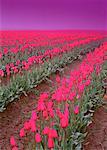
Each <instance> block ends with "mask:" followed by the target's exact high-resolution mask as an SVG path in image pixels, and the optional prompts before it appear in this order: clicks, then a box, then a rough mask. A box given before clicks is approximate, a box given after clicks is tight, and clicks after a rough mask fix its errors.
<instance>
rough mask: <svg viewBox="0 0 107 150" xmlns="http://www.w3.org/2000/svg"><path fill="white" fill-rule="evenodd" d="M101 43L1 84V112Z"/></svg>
mask: <svg viewBox="0 0 107 150" xmlns="http://www.w3.org/2000/svg"><path fill="white" fill-rule="evenodd" d="M100 44H101V43H99V42H97V43H90V45H86V46H84V48H81V49H80V48H77V47H76V48H75V50H74V51H70V52H69V53H64V54H63V56H62V57H60V56H59V57H54V58H53V59H51V60H48V62H44V63H43V64H41V65H40V66H39V67H36V68H35V66H33V68H32V69H31V70H30V71H27V72H24V73H23V74H22V73H21V75H20V74H16V75H15V77H14V76H12V78H10V77H9V79H8V80H6V81H5V80H2V81H5V84H4V82H1V83H0V84H1V87H0V111H1V112H2V111H3V110H4V109H5V108H6V106H7V105H8V103H9V102H12V101H14V100H17V99H18V98H19V97H20V95H21V94H23V93H24V94H25V95H26V92H29V91H30V90H31V89H32V88H34V87H36V86H37V85H38V84H40V83H41V82H42V81H44V80H46V79H47V77H49V76H50V75H51V74H52V73H55V72H56V71H57V70H59V71H60V68H62V67H64V66H65V65H67V64H69V63H72V61H74V60H75V59H78V57H79V55H80V54H81V52H82V53H83V54H86V53H87V52H90V51H93V50H94V49H95V48H96V47H98V46H99V45H100ZM6 79H7V78H6Z"/></svg>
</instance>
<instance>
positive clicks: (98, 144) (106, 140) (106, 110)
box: [83, 96, 107, 150]
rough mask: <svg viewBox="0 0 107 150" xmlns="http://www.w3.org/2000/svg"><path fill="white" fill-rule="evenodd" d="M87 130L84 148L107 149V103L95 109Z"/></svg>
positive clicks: (106, 100)
mask: <svg viewBox="0 0 107 150" xmlns="http://www.w3.org/2000/svg"><path fill="white" fill-rule="evenodd" d="M104 100H105V102H106V103H107V96H106V98H104ZM87 132H88V135H87V138H86V140H85V142H84V148H83V150H107V104H106V105H104V106H102V107H100V108H98V109H97V110H96V111H95V113H94V116H93V119H92V124H90V125H89V126H88V128H87Z"/></svg>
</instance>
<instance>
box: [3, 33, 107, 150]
mask: <svg viewBox="0 0 107 150" xmlns="http://www.w3.org/2000/svg"><path fill="white" fill-rule="evenodd" d="M66 68H67V71H66ZM106 78H107V33H105V32H103V31H67V30H62V31H0V122H1V125H0V126H1V127H0V128H1V135H0V150H81V149H82V145H83V141H84V139H85V137H86V136H87V132H86V128H87V126H89V125H90V124H91V120H92V116H93V112H94V110H95V109H96V108H97V107H98V106H99V105H101V104H102V99H103V97H104V94H105V89H104V86H103V81H104V80H105V79H106ZM84 150H85V149H84Z"/></svg>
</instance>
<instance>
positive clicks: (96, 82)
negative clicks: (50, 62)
mask: <svg viewBox="0 0 107 150" xmlns="http://www.w3.org/2000/svg"><path fill="white" fill-rule="evenodd" d="M106 55H107V43H103V45H102V46H101V47H100V48H96V49H95V51H94V52H90V53H89V54H87V56H86V58H85V59H84V60H83V62H82V63H81V64H80V65H79V68H78V69H75V70H74V71H72V72H71V73H70V75H69V77H67V78H66V77H65V78H60V77H59V76H56V81H57V86H56V90H55V91H53V92H52V93H51V92H47V93H46V92H45V93H42V94H41V95H40V96H39V98H38V99H37V106H36V108H35V109H34V110H32V113H31V117H30V118H29V119H28V120H25V123H24V124H23V125H22V128H21V129H20V132H19V138H20V139H21V141H23V140H24V139H25V138H26V139H27V138H28V139H29V137H34V140H35V143H34V144H33V145H34V147H35V149H41V150H42V149H61V150H65V149H68V150H69V149H70V150H74V149H78V150H79V149H81V143H82V142H83V138H84V137H85V135H86V133H84V131H85V130H84V128H85V127H86V126H87V125H89V123H90V119H91V117H92V112H93V111H92V109H93V108H94V107H96V106H97V104H99V103H101V99H102V97H103V94H104V90H103V88H102V84H101V81H102V79H103V78H104V77H106V75H107V71H106V70H107V65H105V66H104V70H103V64H105V63H107V62H106ZM30 142H31V139H30V141H28V142H27V143H28V145H29V143H30ZM10 145H11V148H12V149H13V150H14V149H18V148H19V149H20V141H19V140H18V139H17V140H15V137H14V135H12V136H11V137H10Z"/></svg>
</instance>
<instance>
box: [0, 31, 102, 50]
mask: <svg viewBox="0 0 107 150" xmlns="http://www.w3.org/2000/svg"><path fill="white" fill-rule="evenodd" d="M98 36H99V37H103V36H104V33H100V32H93V31H92V32H91V31H90V32H87V31H18V32H17V31H0V39H1V40H0V46H1V47H2V48H3V49H4V48H6V47H8V46H9V47H11V46H12V47H15V46H16V47H19V46H21V47H23V46H25V47H26V48H27V46H29V44H31V46H35V47H38V46H41V47H43V46H44V45H45V46H46V45H47V46H48V45H52V46H55V45H56V44H59V43H63V42H68V41H69V42H71V41H74V40H75V39H79V38H83V39H85V38H87V37H98ZM3 49H1V50H2V51H3Z"/></svg>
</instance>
